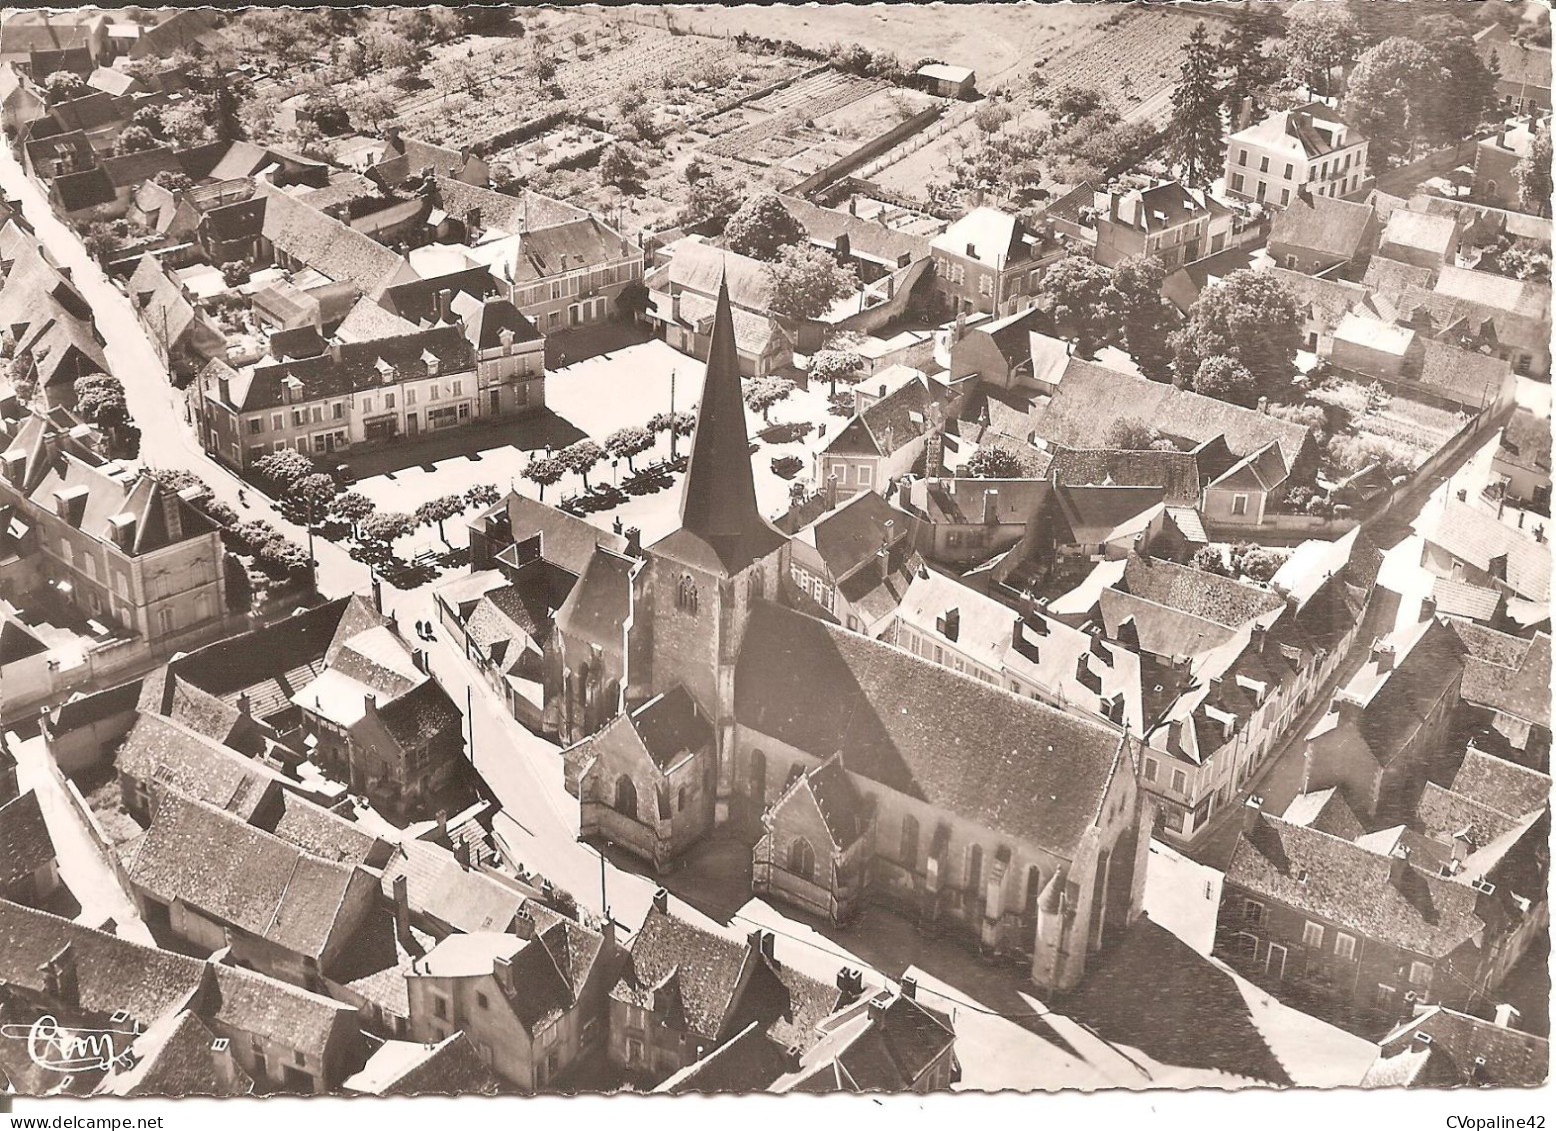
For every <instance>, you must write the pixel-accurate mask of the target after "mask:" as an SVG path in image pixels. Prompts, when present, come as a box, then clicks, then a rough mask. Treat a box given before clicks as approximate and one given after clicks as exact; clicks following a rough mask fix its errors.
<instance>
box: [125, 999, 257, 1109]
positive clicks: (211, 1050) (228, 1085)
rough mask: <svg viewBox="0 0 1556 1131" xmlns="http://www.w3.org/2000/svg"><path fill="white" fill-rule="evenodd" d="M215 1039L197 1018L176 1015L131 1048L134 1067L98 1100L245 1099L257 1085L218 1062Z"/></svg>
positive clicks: (238, 1067) (232, 1064) (228, 1062)
mask: <svg viewBox="0 0 1556 1131" xmlns="http://www.w3.org/2000/svg"><path fill="white" fill-rule="evenodd" d="M215 1041H216V1037H215V1035H214V1034H213V1033H212V1032H211V1031H210V1029H208V1028H207V1027H206V1025H205V1023H204V1022H203V1021H201V1020H200V1018H199V1017H197V1016H196V1015H195V1014H193V1013H191V1012H188V1011H187V1010H186V1011H183V1012H179V1013H172V1014H169V1015H167V1016H166V1017H163V1018H162V1019H160V1020H159V1021H157V1022H156V1023H155V1024H154V1025H152V1026H151V1027H150V1028H148V1029H147V1030H146V1031H145V1032H143V1033H142V1034H141V1035H140V1036H138V1037H136V1038H135V1040H134V1042H133V1043H132V1045H131V1046H130V1052H131V1055H132V1056H133V1057H134V1058H135V1061H134V1064H133V1066H132V1067H130V1068H128V1069H127V1070H125V1071H114V1072H112V1073H111V1074H110V1075H109V1076H108V1077H107V1078H106V1079H105V1080H104V1081H103V1083H102V1085H101V1089H100V1092H99V1094H101V1095H110V1096H146V1097H148V1098H150V1097H162V1098H163V1099H166V1098H168V1097H172V1096H179V1097H182V1096H244V1095H248V1094H249V1093H250V1092H252V1091H253V1089H254V1081H253V1080H252V1079H251V1078H250V1077H249V1074H248V1073H247V1072H245V1071H243V1068H242V1066H241V1065H239V1064H238V1063H237V1062H236V1061H235V1060H233V1059H227V1060H226V1061H225V1063H221V1062H219V1060H218V1058H219V1057H220V1056H221V1054H219V1053H217V1052H216V1051H215Z"/></svg>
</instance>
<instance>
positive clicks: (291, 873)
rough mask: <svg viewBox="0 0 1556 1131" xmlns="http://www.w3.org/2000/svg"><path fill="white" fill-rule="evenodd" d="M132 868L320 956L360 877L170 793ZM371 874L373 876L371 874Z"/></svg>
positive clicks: (141, 877) (138, 882) (147, 883)
mask: <svg viewBox="0 0 1556 1131" xmlns="http://www.w3.org/2000/svg"><path fill="white" fill-rule="evenodd" d="M126 871H127V872H128V874H129V877H130V880H131V882H132V883H134V884H135V886H137V887H140V888H144V889H145V890H147V891H149V892H151V893H152V894H153V895H155V896H157V898H159V899H162V900H164V901H167V902H170V903H171V902H172V901H174V900H183V901H185V902H187V903H189V904H190V905H191V906H193V907H196V908H198V909H200V910H201V911H202V912H204V913H206V914H208V915H213V916H216V917H217V918H219V919H221V920H224V921H226V922H229V923H232V924H233V925H234V926H237V927H240V928H242V929H243V930H245V931H248V932H250V933H252V934H254V935H257V936H259V937H260V938H264V939H267V940H268V941H270V942H272V943H275V944H276V945H277V946H280V947H282V948H284V949H287V950H291V951H294V952H296V953H299V954H303V955H307V956H311V957H314V958H319V957H321V956H322V955H323V953H324V951H325V948H326V947H327V946H328V945H329V943H330V940H331V939H332V938H333V937H334V935H335V933H336V931H337V929H338V927H339V926H340V925H341V924H340V923H339V922H338V921H337V916H338V915H339V913H340V908H341V903H342V901H343V900H344V899H345V897H346V893H347V889H348V887H349V886H350V885H351V884H352V883H353V880H354V875H353V869H352V868H351V867H349V866H346V865H342V864H337V863H334V862H331V861H326V860H322V859H319V858H318V857H314V856H310V855H308V854H307V853H305V852H303V851H302V850H301V849H299V848H298V847H296V846H295V845H292V844H289V843H287V842H286V841H283V840H281V839H280V838H279V837H276V836H273V835H271V834H268V833H264V832H261V831H260V830H258V829H255V828H253V827H251V826H249V825H247V824H245V823H244V822H243V821H241V820H239V819H237V818H235V817H232V816H230V815H227V814H225V813H222V812H221V811H219V810H216V809H212V808H210V807H208V806H205V805H203V804H201V803H199V802H196V801H190V800H185V799H183V798H180V797H178V796H176V795H174V794H168V795H166V796H165V797H164V798H163V799H162V801H161V803H160V804H159V805H158V807H157V814H156V818H155V819H154V820H153V821H152V825H151V828H150V829H149V830H148V831H147V833H146V835H145V836H144V837H142V838H141V840H140V841H139V843H138V845H137V847H136V848H135V850H134V852H133V855H132V856H131V857H130V858H129V859H128V860H127V861H126ZM364 879H365V876H364Z"/></svg>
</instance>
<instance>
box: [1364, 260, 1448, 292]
mask: <svg viewBox="0 0 1556 1131" xmlns="http://www.w3.org/2000/svg"><path fill="white" fill-rule="evenodd" d="M1436 278H1437V272H1436V271H1434V270H1432V268H1430V267H1417V266H1416V265H1415V264H1414V263H1404V262H1401V261H1400V260H1398V259H1389V258H1387V257H1385V256H1382V255H1375V256H1373V257H1372V258H1371V259H1370V260H1368V261H1367V273H1366V274H1365V275H1363V276H1362V283H1363V285H1364V286H1368V287H1371V288H1372V289H1373V290H1376V291H1381V292H1382V293H1383V294H1385V295H1389V296H1397V295H1401V294H1403V293H1405V291H1407V290H1408V289H1410V288H1411V287H1420V288H1422V289H1428V290H1429V289H1430V288H1431V286H1432V283H1433V282H1434V281H1435V280H1436Z"/></svg>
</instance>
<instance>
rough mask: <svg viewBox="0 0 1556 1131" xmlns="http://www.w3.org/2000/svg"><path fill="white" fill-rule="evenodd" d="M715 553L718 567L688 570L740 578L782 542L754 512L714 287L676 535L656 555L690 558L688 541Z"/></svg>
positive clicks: (742, 420) (735, 358)
mask: <svg viewBox="0 0 1556 1131" xmlns="http://www.w3.org/2000/svg"><path fill="white" fill-rule="evenodd" d="M687 535H691V536H693V539H695V541H696V542H700V543H702V545H703V546H705V547H706V548H707V549H709V550H711V551H712V554H713V557H714V559H716V561H715V562H709V561H707V560H706V558H707V555H706V554H697V555H696V557H698V558H701V559H704V560H701V561H697V562H693V563H691V564H697V565H703V566H705V567H715V568H717V569H718V570H719V572H723V573H725V574H734V573H738V572H739V571H740V570H742V569H744V568H745V567H746V566H748V565H749V564H751V562H753V561H755V560H756V559H757V558H760V557H765V556H766V555H767V554H770V553H772V551H773V550H775V549H776V548H777V547H778V546H779V545H781V544H782V543H783V542H784V536H783V535H782V534H780V533H779V532H778V531H777V530H776V529H775V528H774V527H773V526H772V525H771V524H769V523H768V522H767V521H766V520H765V519H764V518H763V517H762V515H761V512H760V511H759V510H758V509H757V505H756V481H755V478H754V477H753V475H752V472H751V441H750V437H749V436H748V434H747V433H746V410H745V400H744V397H743V395H742V393H741V388H740V355H739V353H738V352H737V351H736V348H735V322H734V318H733V316H732V314H731V312H730V304H729V287H728V285H727V283H726V282H725V281H724V279H723V278H722V277H721V278H720V280H719V297H718V305H717V307H716V309H715V310H714V314H713V334H712V337H711V339H710V342H709V345H708V371H707V377H706V379H705V380H704V382H703V386H702V403H701V404H700V405H699V407H698V409H697V428H696V431H695V432H694V433H693V434H692V454H691V461H690V463H689V464H688V466H687V469H686V490H685V492H684V493H683V494H682V496H681V529H680V530H678V531H676V532H675V533H674V534H671V535H669V536H668V537H666V538H665V539H664V541H663V542H662V543H661V548H662V549H663V550H666V551H668V552H670V553H671V554H673V555H676V556H686V555H687V554H688V551H690V550H692V549H693V548H694V547H693V546H692V544H691V542H692V540H691V539H688V538H687Z"/></svg>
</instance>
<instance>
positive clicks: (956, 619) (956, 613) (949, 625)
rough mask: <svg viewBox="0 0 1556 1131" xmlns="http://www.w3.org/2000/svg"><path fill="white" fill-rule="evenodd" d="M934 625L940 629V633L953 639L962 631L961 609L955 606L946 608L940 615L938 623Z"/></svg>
mask: <svg viewBox="0 0 1556 1131" xmlns="http://www.w3.org/2000/svg"><path fill="white" fill-rule="evenodd" d="M935 627H937V628H938V629H939V630H940V635H941V636H944V637H945V638H946V639H947V640H955V639H956V638H957V636H958V635H960V634H961V631H962V610H961V609H955V608H953V609H947V610H946V611H945V613H944V614H943V615H942V616H941V617H940V623H939V624H938V625H936V626H935Z"/></svg>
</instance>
